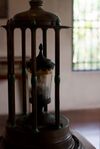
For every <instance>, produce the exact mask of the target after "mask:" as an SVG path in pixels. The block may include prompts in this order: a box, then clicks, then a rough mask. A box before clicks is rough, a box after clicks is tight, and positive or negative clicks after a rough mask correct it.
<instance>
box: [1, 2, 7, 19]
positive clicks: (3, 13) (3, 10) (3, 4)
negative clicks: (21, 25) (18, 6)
mask: <svg viewBox="0 0 100 149" xmlns="http://www.w3.org/2000/svg"><path fill="white" fill-rule="evenodd" d="M7 17H8V0H0V18H7Z"/></svg>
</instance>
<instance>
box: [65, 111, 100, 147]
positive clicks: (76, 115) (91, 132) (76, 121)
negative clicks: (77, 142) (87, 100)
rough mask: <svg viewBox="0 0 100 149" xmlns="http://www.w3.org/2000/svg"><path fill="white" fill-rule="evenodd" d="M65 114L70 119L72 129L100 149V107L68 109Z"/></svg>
mask: <svg viewBox="0 0 100 149" xmlns="http://www.w3.org/2000/svg"><path fill="white" fill-rule="evenodd" d="M64 114H66V115H67V117H68V118H69V119H70V123H71V127H72V129H74V130H76V131H77V132H79V133H80V134H81V135H82V136H84V137H85V138H86V139H87V140H88V141H89V142H91V144H92V145H93V146H94V147H95V148H96V149H100V109H90V110H79V111H68V112H65V113H64Z"/></svg>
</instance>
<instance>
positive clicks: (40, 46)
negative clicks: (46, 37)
mask: <svg viewBox="0 0 100 149" xmlns="http://www.w3.org/2000/svg"><path fill="white" fill-rule="evenodd" d="M39 50H40V52H41V53H42V51H43V45H42V43H40V45H39Z"/></svg>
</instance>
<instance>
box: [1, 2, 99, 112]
mask: <svg viewBox="0 0 100 149" xmlns="http://www.w3.org/2000/svg"><path fill="white" fill-rule="evenodd" d="M27 1H28V0H9V17H12V16H13V15H14V14H16V13H18V12H20V11H22V10H26V9H27V8H29V5H28V3H27ZM44 8H45V9H46V10H48V11H52V12H54V13H56V14H57V15H59V16H60V19H61V20H62V24H63V25H69V26H71V25H72V24H71V23H72V22H71V21H72V18H71V16H72V9H71V8H72V0H44ZM5 22H6V20H0V24H5ZM71 35H72V30H71V29H69V30H67V31H65V30H63V31H62V32H61V45H62V46H61V92H60V94H61V109H63V110H67V109H81V108H82V109H84V108H95V107H100V93H99V92H100V91H99V90H100V72H73V71H72V70H71V60H72V44H71V43H72V36H71ZM48 40H49V41H51V42H49V44H48V49H50V51H48V57H50V58H52V59H53V58H54V53H53V52H54V51H53V47H52V45H53V44H51V43H52V42H53V40H52V35H50V36H49V37H48ZM16 42H18V39H17V40H16ZM17 45H18V44H17ZM16 54H18V51H17V52H16ZM0 55H1V56H3V55H6V39H5V34H4V31H2V30H1V34H0ZM0 71H1V70H0ZM17 83H18V82H17ZM17 83H16V86H17V87H16V88H17V89H16V90H17V95H16V98H19V91H18V89H19V87H18V85H17ZM53 95H54V94H53V93H52V98H53ZM17 100H18V99H17ZM0 102H1V103H0V113H7V82H6V81H0ZM17 105H19V102H18V103H17ZM50 108H51V109H53V102H52V104H51V105H50Z"/></svg>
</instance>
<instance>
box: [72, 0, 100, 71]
mask: <svg viewBox="0 0 100 149" xmlns="http://www.w3.org/2000/svg"><path fill="white" fill-rule="evenodd" d="M72 63H73V65H72V67H73V70H100V0H83V1H82V0H73V62H72Z"/></svg>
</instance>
